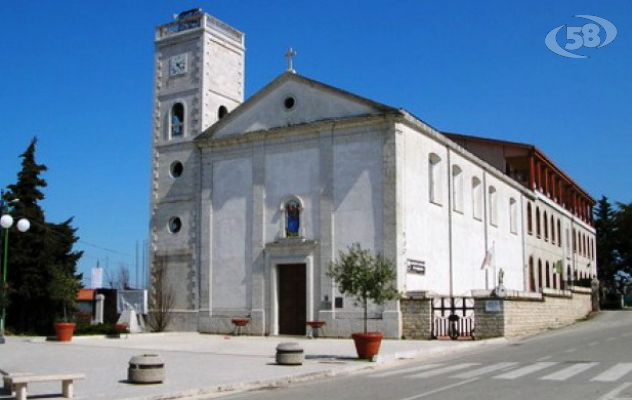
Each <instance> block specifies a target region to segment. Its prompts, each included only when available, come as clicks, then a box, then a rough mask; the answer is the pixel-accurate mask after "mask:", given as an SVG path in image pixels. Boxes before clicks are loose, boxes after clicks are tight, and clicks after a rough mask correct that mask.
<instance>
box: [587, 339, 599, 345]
mask: <svg viewBox="0 0 632 400" xmlns="http://www.w3.org/2000/svg"><path fill="white" fill-rule="evenodd" d="M598 344H599V341H598V340H595V341H594V342H590V343H588V346H596V345H598Z"/></svg>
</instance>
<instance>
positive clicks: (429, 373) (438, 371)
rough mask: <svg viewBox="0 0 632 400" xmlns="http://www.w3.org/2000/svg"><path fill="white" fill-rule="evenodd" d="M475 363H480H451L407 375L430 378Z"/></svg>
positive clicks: (409, 376)
mask: <svg viewBox="0 0 632 400" xmlns="http://www.w3.org/2000/svg"><path fill="white" fill-rule="evenodd" d="M475 365H480V364H477V363H464V364H456V365H451V366H449V367H443V368H439V369H433V370H432V371H426V372H422V373H420V374H415V375H408V378H416V379H420V378H430V377H432V376H437V375H441V374H447V373H448V372H453V371H459V370H462V369H465V368H469V367H473V366H475Z"/></svg>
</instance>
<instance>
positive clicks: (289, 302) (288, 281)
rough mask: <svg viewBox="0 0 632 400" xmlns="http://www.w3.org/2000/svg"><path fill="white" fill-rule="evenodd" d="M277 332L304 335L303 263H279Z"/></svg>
mask: <svg viewBox="0 0 632 400" xmlns="http://www.w3.org/2000/svg"><path fill="white" fill-rule="evenodd" d="M278 271H279V334H280V335H305V322H306V320H305V312H306V304H305V296H306V294H305V264H291V265H279V266H278Z"/></svg>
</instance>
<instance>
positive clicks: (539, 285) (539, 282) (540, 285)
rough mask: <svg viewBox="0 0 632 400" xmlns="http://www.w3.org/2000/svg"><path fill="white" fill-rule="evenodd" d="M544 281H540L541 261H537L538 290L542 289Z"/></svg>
mask: <svg viewBox="0 0 632 400" xmlns="http://www.w3.org/2000/svg"><path fill="white" fill-rule="evenodd" d="M543 286H544V281H543V280H542V260H540V259H538V289H542V287H543Z"/></svg>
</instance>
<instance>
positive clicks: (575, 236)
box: [573, 228, 577, 253]
mask: <svg viewBox="0 0 632 400" xmlns="http://www.w3.org/2000/svg"><path fill="white" fill-rule="evenodd" d="M573 253H577V235H576V234H575V229H574V228H573Z"/></svg>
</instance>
